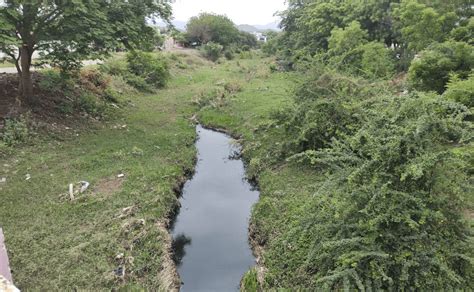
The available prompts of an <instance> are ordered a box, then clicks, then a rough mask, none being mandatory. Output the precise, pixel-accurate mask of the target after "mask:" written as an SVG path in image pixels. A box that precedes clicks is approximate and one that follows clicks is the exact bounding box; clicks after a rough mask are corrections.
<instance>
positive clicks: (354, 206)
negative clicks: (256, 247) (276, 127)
mask: <svg viewBox="0 0 474 292" xmlns="http://www.w3.org/2000/svg"><path fill="white" fill-rule="evenodd" d="M341 111H343V110H341ZM318 114H319V113H318V112H315V113H314V115H318ZM358 114H359V115H360V116H362V117H361V120H362V121H361V122H359V123H358V124H357V126H356V127H355V128H354V129H353V130H352V131H350V132H349V133H347V132H346V134H343V135H335V136H333V139H331V141H330V145H329V146H328V147H326V148H324V149H316V148H313V149H310V150H307V151H304V152H302V153H300V154H299V155H298V156H300V157H302V156H305V157H306V158H307V159H305V160H307V161H310V162H311V165H314V166H315V167H318V169H321V170H322V172H323V173H322V174H320V176H322V177H325V178H326V179H325V181H324V182H323V183H321V184H319V189H318V191H317V192H316V193H315V195H314V197H313V200H311V201H310V202H309V203H308V206H307V209H306V210H305V212H302V213H301V214H306V215H302V216H301V219H299V220H300V221H299V223H298V224H296V226H298V227H296V228H295V229H293V230H291V232H289V233H288V234H284V235H282V236H281V237H280V238H279V239H278V241H277V242H274V243H273V245H276V246H277V247H274V248H273V249H276V250H278V246H279V245H282V247H280V249H281V248H284V247H287V246H298V247H301V246H302V245H301V244H300V245H298V243H300V242H309V243H310V245H309V246H308V247H307V248H305V251H304V252H305V253H306V261H305V262H304V263H303V264H301V265H302V266H301V267H300V268H299V269H300V270H302V271H303V270H304V271H305V272H304V273H306V274H307V275H308V277H310V278H311V279H308V280H307V281H310V282H313V283H315V285H317V286H318V287H321V288H322V289H323V288H325V289H327V290H340V289H342V288H344V289H345V290H348V291H350V290H355V289H358V290H367V289H369V290H373V291H378V290H384V291H385V290H395V291H402V290H411V289H415V288H416V287H422V288H423V289H426V290H432V291H434V290H438V291H439V290H456V289H467V290H470V289H472V288H473V287H472V283H474V279H473V276H474V275H473V271H472V266H471V265H472V263H471V259H470V257H469V256H470V252H471V251H470V247H469V242H468V228H467V226H466V224H465V223H464V221H463V220H462V214H463V209H464V208H465V207H464V204H463V199H462V198H465V197H466V195H467V192H468V191H469V187H467V186H466V185H467V184H468V179H469V178H468V177H467V174H466V168H467V167H468V165H467V164H468V163H467V162H465V161H463V160H462V159H461V158H459V157H458V156H457V155H455V154H454V153H453V152H452V151H451V150H450V149H449V148H447V147H446V146H447V145H463V143H464V142H463V141H466V139H467V138H468V137H469V132H468V129H469V126H468V125H467V122H466V121H465V118H466V116H467V115H468V114H469V112H468V111H467V110H466V108H465V107H463V106H461V105H459V104H457V103H454V102H451V101H446V100H445V99H444V98H442V97H441V96H436V95H434V94H429V95H425V94H416V93H415V94H412V95H402V96H386V97H384V96H382V97H374V98H373V99H372V100H371V102H370V103H368V104H366V106H364V107H361V108H360V110H359V111H358ZM298 253H303V251H302V250H298ZM273 256H278V255H273ZM323 290H324V289H323Z"/></svg>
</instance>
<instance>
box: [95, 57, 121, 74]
mask: <svg viewBox="0 0 474 292" xmlns="http://www.w3.org/2000/svg"><path fill="white" fill-rule="evenodd" d="M100 70H101V71H103V72H105V73H107V74H110V75H114V76H120V75H124V74H125V73H127V71H128V68H127V60H126V59H123V58H117V57H112V58H109V59H107V61H105V62H104V63H102V64H101V65H100Z"/></svg>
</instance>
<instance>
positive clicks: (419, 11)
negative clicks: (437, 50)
mask: <svg viewBox="0 0 474 292" xmlns="http://www.w3.org/2000/svg"><path fill="white" fill-rule="evenodd" d="M394 15H395V16H396V18H397V20H398V25H399V27H400V31H401V35H402V39H403V41H404V42H406V43H407V44H408V48H409V49H411V50H414V51H416V52H419V51H421V50H423V49H424V48H426V47H427V46H429V45H430V44H432V43H433V42H442V41H444V40H446V38H447V37H448V35H449V32H450V31H451V30H452V29H453V28H454V27H455V24H456V21H458V17H457V16H456V14H455V13H454V12H451V11H441V12H438V11H437V10H435V9H434V8H433V7H429V6H427V5H424V4H421V3H419V2H418V1H416V0H404V1H402V2H401V4H400V6H399V7H398V8H396V9H395V11H394Z"/></svg>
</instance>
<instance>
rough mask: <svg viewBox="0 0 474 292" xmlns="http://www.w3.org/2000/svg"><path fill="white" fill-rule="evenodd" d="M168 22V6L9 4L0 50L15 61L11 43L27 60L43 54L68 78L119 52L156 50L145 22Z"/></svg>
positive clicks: (142, 2) (140, 2)
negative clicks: (25, 48) (88, 63)
mask: <svg viewBox="0 0 474 292" xmlns="http://www.w3.org/2000/svg"><path fill="white" fill-rule="evenodd" d="M170 16H171V6H170V3H169V1H147V0H137V1H107V0H99V1H59V2H58V1H26V2H25V1H19V0H12V1H6V3H5V4H4V5H3V6H2V7H1V9H0V23H5V24H6V25H5V26H4V25H1V27H2V30H4V31H3V32H4V33H2V34H1V35H2V36H3V35H5V36H8V37H7V38H5V39H4V38H3V37H2V38H0V49H1V50H2V51H3V52H5V53H7V54H8V55H9V56H11V57H12V58H14V57H15V56H16V55H17V54H18V53H17V52H15V49H16V48H17V46H16V45H15V43H12V41H11V39H12V38H13V39H16V40H17V43H19V42H20V41H21V42H22V43H23V44H25V45H26V46H28V53H29V54H32V53H33V52H34V51H35V50H40V51H41V54H42V56H43V58H44V60H45V61H46V62H47V63H49V64H51V65H54V66H57V67H59V68H61V69H62V70H63V71H65V72H69V71H71V70H77V69H78V68H79V67H80V66H81V65H82V64H81V61H82V60H84V59H95V58H100V57H102V56H104V55H107V54H108V53H109V52H111V51H113V50H114V49H116V48H119V47H123V46H125V47H128V48H144V49H145V48H150V47H152V46H154V45H155V44H156V31H155V30H154V29H153V28H151V27H149V26H148V25H147V21H146V18H147V17H159V18H162V19H165V20H167V19H169V17H170ZM85 32H88V33H85ZM23 57H25V56H23ZM29 62H30V63H31V60H30V61H29Z"/></svg>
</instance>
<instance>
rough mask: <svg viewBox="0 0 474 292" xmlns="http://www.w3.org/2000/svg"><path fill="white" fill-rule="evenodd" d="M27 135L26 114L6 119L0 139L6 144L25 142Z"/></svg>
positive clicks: (12, 144)
mask: <svg viewBox="0 0 474 292" xmlns="http://www.w3.org/2000/svg"><path fill="white" fill-rule="evenodd" d="M28 137H29V129H28V116H25V115H22V116H20V117H19V118H17V119H7V120H6V121H5V127H4V129H3V133H1V136H0V138H1V139H0V140H1V141H2V142H3V143H4V144H6V145H7V146H14V145H17V144H20V143H23V142H26V141H27V139H28Z"/></svg>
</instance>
